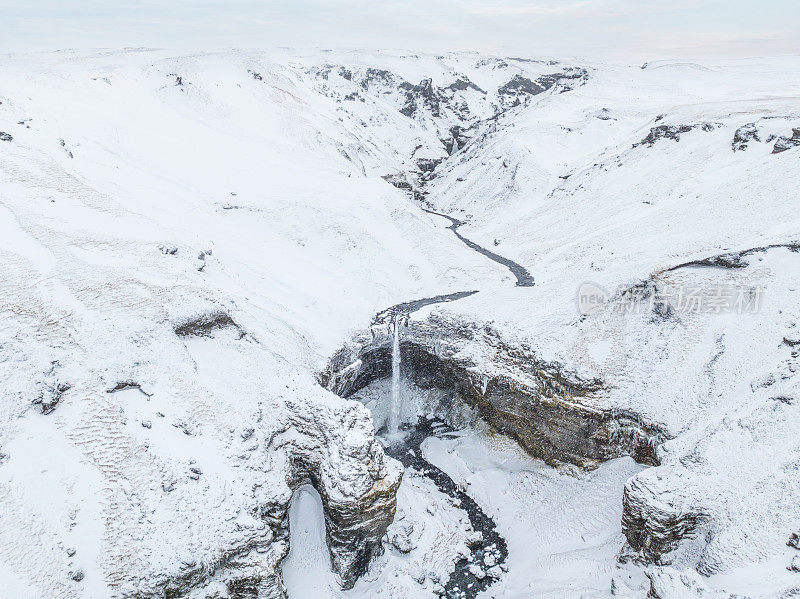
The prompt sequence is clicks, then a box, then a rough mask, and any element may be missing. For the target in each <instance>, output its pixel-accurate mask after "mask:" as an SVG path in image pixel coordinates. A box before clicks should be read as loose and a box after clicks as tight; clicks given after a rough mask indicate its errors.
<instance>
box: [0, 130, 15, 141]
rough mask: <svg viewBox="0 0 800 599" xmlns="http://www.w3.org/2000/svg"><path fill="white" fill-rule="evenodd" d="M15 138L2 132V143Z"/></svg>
mask: <svg viewBox="0 0 800 599" xmlns="http://www.w3.org/2000/svg"><path fill="white" fill-rule="evenodd" d="M13 139H14V138H13V137H12V135H11V134H10V133H6V132H5V131H0V141H12V140H13Z"/></svg>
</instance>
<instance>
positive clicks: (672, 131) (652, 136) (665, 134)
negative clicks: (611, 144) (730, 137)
mask: <svg viewBox="0 0 800 599" xmlns="http://www.w3.org/2000/svg"><path fill="white" fill-rule="evenodd" d="M718 126H719V125H717V124H715V123H694V124H691V125H656V126H655V127H651V129H650V132H649V133H648V134H647V137H645V138H644V139H643V140H642V141H640V142H639V143H635V144H633V147H634V148H635V147H637V146H641V145H645V146H647V147H652V146H653V144H655V143H656V142H657V141H658V140H660V139H671V140H673V141H676V142H677V141H680V139H681V134H682V133H688V132H689V131H691V130H693V129H701V130H702V131H706V132H708V131H713V130H714V129H715V128H716V127H718Z"/></svg>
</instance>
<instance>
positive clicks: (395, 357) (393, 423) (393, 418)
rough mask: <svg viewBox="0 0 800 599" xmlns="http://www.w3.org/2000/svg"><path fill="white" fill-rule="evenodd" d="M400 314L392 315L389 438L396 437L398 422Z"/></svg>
mask: <svg viewBox="0 0 800 599" xmlns="http://www.w3.org/2000/svg"><path fill="white" fill-rule="evenodd" d="M400 405H401V403H400V313H399V312H398V313H396V314H395V315H394V343H393V344H392V407H391V410H390V412H389V436H390V437H395V436H397V430H398V428H399V422H400Z"/></svg>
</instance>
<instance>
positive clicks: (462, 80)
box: [445, 77, 486, 94]
mask: <svg viewBox="0 0 800 599" xmlns="http://www.w3.org/2000/svg"><path fill="white" fill-rule="evenodd" d="M445 89H449V90H450V91H462V92H463V91H466V90H468V89H474V90H475V91H477V92H480V93H482V94H485V93H486V92H485V91H483V90H482V89H481V88H480V87H478V86H477V85H475V84H474V83H472V81H470V80H469V79H467V78H466V77H459V78H458V79H456V80H455V82H454V83H451V84H450V85H448V86H447V87H446V88H445Z"/></svg>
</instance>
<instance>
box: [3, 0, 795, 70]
mask: <svg viewBox="0 0 800 599" xmlns="http://www.w3.org/2000/svg"><path fill="white" fill-rule="evenodd" d="M0 23H2V34H1V35H0V51H3V52H8V51H18V50H43V49H55V48H89V47H115V48H116V47H123V46H152V47H168V48H177V49H219V48H230V47H235V48H270V47H275V46H294V47H298V48H311V47H323V48H339V47H367V48H376V47H383V48H403V49H409V50H418V51H434V52H438V51H445V50H479V51H489V52H501V53H509V54H510V53H514V54H526V55H539V56H578V57H586V58H589V57H612V58H623V59H631V60H645V59H650V58H663V57H690V56H695V57H703V56H709V55H713V56H720V55H722V56H756V55H767V54H800V0H672V1H669V0H658V1H656V0H384V1H381V0H332V1H327V2H326V1H323V0H298V1H295V2H288V1H285V2H277V1H272V0H138V1H133V0H132V1H128V2H123V1H121V0H0Z"/></svg>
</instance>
